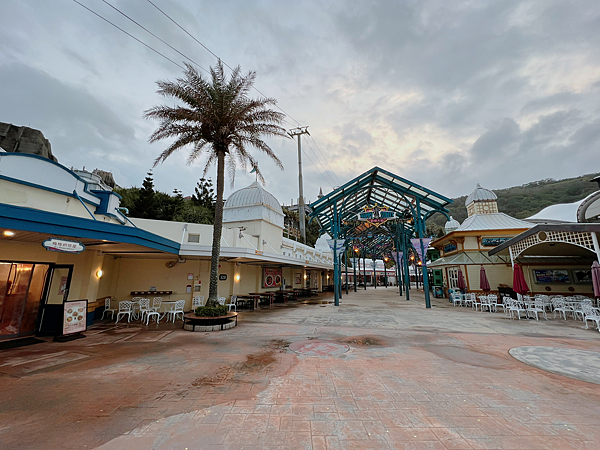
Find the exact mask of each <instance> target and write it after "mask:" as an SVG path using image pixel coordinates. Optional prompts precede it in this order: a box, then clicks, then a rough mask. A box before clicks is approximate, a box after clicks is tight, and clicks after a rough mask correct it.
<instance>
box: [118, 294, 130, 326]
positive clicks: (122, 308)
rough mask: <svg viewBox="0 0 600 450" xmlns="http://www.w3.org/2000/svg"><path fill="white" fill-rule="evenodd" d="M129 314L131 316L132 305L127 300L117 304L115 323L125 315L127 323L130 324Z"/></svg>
mask: <svg viewBox="0 0 600 450" xmlns="http://www.w3.org/2000/svg"><path fill="white" fill-rule="evenodd" d="M131 314H133V303H132V302H130V301H129V300H124V301H122V302H119V312H118V313H117V320H116V321H115V323H117V322H119V318H120V317H121V316H122V315H123V316H124V315H127V322H131Z"/></svg>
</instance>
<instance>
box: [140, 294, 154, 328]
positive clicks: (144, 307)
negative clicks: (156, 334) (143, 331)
mask: <svg viewBox="0 0 600 450" xmlns="http://www.w3.org/2000/svg"><path fill="white" fill-rule="evenodd" d="M150 311H153V309H152V308H151V307H150V299H149V298H143V299H141V300H140V319H141V320H142V322H143V321H144V316H145V315H146V314H147V313H148V312H150Z"/></svg>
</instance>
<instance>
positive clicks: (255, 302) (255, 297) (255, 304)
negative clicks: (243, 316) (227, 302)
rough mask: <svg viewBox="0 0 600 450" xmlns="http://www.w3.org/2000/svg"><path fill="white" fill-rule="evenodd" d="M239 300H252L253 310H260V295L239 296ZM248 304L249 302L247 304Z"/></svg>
mask: <svg viewBox="0 0 600 450" xmlns="http://www.w3.org/2000/svg"><path fill="white" fill-rule="evenodd" d="M237 298H238V300H240V299H241V300H252V309H260V308H259V307H258V299H259V298H260V295H256V294H248V295H238V296H237ZM246 303H248V302H246ZM236 306H237V301H236Z"/></svg>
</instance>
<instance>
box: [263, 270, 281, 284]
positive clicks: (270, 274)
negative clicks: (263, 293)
mask: <svg viewBox="0 0 600 450" xmlns="http://www.w3.org/2000/svg"><path fill="white" fill-rule="evenodd" d="M278 286H281V269H274V268H269V267H265V268H264V269H263V287H264V288H270V287H278Z"/></svg>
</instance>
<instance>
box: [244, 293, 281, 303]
mask: <svg viewBox="0 0 600 450" xmlns="http://www.w3.org/2000/svg"><path fill="white" fill-rule="evenodd" d="M248 295H258V296H259V297H260V298H266V299H267V300H269V307H271V306H273V300H274V299H275V293H273V292H250V294H248Z"/></svg>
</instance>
